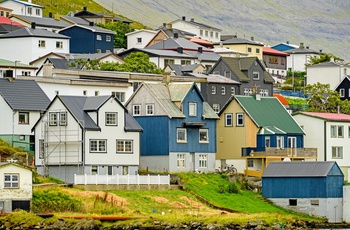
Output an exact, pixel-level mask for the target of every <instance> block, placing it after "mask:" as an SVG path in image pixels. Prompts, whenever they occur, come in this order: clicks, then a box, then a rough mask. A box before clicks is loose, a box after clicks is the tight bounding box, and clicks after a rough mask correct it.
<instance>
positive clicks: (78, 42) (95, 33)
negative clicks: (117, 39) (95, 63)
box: [59, 23, 115, 53]
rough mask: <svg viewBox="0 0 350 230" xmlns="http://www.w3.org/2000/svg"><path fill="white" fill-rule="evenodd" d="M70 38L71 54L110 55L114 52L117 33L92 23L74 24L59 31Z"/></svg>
mask: <svg viewBox="0 0 350 230" xmlns="http://www.w3.org/2000/svg"><path fill="white" fill-rule="evenodd" d="M59 33H60V34H63V35H66V36H69V37H70V38H71V39H70V52H71V53H108V52H111V53H112V52H113V48H114V45H113V43H114V35H115V32H114V31H111V30H107V29H104V28H101V27H98V26H94V25H93V23H91V24H90V25H89V26H87V25H79V24H74V25H71V26H68V27H66V28H64V29H61V30H60V31H59Z"/></svg>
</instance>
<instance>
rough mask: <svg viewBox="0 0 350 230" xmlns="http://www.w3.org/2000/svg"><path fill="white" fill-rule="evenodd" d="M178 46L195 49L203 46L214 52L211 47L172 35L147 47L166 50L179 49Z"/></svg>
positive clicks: (204, 48) (206, 49)
mask: <svg viewBox="0 0 350 230" xmlns="http://www.w3.org/2000/svg"><path fill="white" fill-rule="evenodd" d="M178 47H182V48H184V49H194V50H198V47H201V48H202V50H203V51H210V52H212V51H211V50H210V49H208V48H206V47H205V46H202V45H199V44H197V43H194V42H191V41H189V40H187V39H186V38H174V37H170V38H167V39H166V40H164V41H161V42H157V43H155V44H153V45H151V46H148V47H147V49H160V50H164V49H177V48H178Z"/></svg>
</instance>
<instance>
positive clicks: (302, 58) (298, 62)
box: [287, 53, 318, 71]
mask: <svg viewBox="0 0 350 230" xmlns="http://www.w3.org/2000/svg"><path fill="white" fill-rule="evenodd" d="M314 56H317V57H318V55H317V54H293V53H292V54H290V56H287V67H288V68H291V69H292V71H293V70H294V71H306V66H305V64H308V63H309V60H310V57H314Z"/></svg>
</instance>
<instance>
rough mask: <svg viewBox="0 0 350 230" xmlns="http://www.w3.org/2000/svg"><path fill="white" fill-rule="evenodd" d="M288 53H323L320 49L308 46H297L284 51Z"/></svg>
mask: <svg viewBox="0 0 350 230" xmlns="http://www.w3.org/2000/svg"><path fill="white" fill-rule="evenodd" d="M283 52H285V53H287V54H321V53H320V52H318V51H315V50H312V49H306V48H295V49H289V50H285V51H283Z"/></svg>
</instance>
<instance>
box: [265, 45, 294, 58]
mask: <svg viewBox="0 0 350 230" xmlns="http://www.w3.org/2000/svg"><path fill="white" fill-rule="evenodd" d="M263 54H273V55H276V56H289V54H287V53H285V52H281V51H278V50H275V49H272V48H270V47H266V46H264V47H263Z"/></svg>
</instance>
